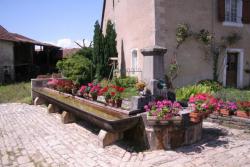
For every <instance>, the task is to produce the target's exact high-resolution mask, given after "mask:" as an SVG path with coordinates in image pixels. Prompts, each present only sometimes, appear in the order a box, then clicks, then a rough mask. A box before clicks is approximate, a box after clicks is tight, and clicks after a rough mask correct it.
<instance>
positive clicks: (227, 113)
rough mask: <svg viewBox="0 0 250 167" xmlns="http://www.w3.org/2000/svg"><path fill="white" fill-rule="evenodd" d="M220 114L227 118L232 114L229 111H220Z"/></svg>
mask: <svg viewBox="0 0 250 167" xmlns="http://www.w3.org/2000/svg"><path fill="white" fill-rule="evenodd" d="M220 114H221V115H222V116H225V117H226V116H229V115H232V112H230V111H229V110H227V109H221V110H220Z"/></svg>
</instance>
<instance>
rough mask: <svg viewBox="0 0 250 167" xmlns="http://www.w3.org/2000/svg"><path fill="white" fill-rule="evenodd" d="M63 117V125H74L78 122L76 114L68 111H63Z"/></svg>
mask: <svg viewBox="0 0 250 167" xmlns="http://www.w3.org/2000/svg"><path fill="white" fill-rule="evenodd" d="M61 117H62V123H64V124H69V123H74V122H75V121H76V117H75V116H74V114H72V113H70V112H67V111H63V113H62V115H61Z"/></svg>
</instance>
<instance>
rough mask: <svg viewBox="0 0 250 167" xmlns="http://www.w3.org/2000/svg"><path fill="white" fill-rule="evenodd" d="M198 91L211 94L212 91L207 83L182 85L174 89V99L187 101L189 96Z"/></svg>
mask: <svg viewBox="0 0 250 167" xmlns="http://www.w3.org/2000/svg"><path fill="white" fill-rule="evenodd" d="M198 93H210V94H213V93H214V91H213V90H212V88H211V87H210V86H207V85H202V84H199V85H190V86H186V87H182V88H179V89H177V90H176V99H177V100H178V101H188V99H189V97H191V96H193V95H195V94H198Z"/></svg>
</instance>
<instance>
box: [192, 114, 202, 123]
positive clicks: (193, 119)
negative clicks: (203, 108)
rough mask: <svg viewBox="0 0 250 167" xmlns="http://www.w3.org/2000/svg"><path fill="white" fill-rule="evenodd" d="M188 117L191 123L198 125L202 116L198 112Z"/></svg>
mask: <svg viewBox="0 0 250 167" xmlns="http://www.w3.org/2000/svg"><path fill="white" fill-rule="evenodd" d="M189 117H190V121H191V122H194V123H198V122H200V121H201V120H202V117H203V114H202V113H200V112H191V113H190V114H189Z"/></svg>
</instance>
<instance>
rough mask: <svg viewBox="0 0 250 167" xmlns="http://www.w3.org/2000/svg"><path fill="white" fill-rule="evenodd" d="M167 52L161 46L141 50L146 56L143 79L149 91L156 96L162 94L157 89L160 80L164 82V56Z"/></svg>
mask: <svg viewBox="0 0 250 167" xmlns="http://www.w3.org/2000/svg"><path fill="white" fill-rule="evenodd" d="M166 52H167V49H166V48H163V47H160V46H153V47H149V48H145V49H142V50H141V53H142V54H143V56H144V58H143V60H144V63H143V71H142V79H143V81H145V82H146V84H147V87H148V89H149V90H150V91H151V93H152V95H154V96H157V95H159V94H160V92H159V89H158V88H157V84H158V82H159V80H164V75H165V70H164V54H165V53H166Z"/></svg>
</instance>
